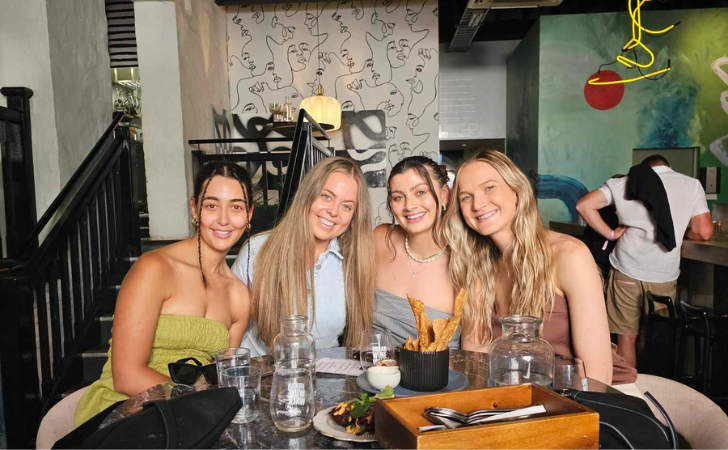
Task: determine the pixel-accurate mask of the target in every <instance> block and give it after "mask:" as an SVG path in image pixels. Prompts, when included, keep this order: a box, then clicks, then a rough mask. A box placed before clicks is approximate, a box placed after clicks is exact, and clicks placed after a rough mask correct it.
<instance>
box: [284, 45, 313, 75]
mask: <svg viewBox="0 0 728 450" xmlns="http://www.w3.org/2000/svg"><path fill="white" fill-rule="evenodd" d="M310 58H311V48H310V47H309V45H308V43H307V42H301V43H299V44H298V47H296V44H291V45H289V46H288V64H290V65H291V70H293V71H294V72H300V71H302V70H303V69H305V68H306V65H307V64H308V60H309V59H310Z"/></svg>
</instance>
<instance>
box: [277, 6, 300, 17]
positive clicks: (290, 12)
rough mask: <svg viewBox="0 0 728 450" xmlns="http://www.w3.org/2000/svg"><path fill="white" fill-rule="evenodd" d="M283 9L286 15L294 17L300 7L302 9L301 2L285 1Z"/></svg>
mask: <svg viewBox="0 0 728 450" xmlns="http://www.w3.org/2000/svg"><path fill="white" fill-rule="evenodd" d="M281 9H283V11H285V12H286V17H293V16H294V15H296V13H297V12H298V10H299V9H301V4H300V3H285V4H284V5H283V6H282V7H281Z"/></svg>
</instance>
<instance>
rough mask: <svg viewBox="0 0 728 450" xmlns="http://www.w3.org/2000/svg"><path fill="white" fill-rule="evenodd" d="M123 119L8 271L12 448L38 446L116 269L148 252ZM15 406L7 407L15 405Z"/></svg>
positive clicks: (4, 350)
mask: <svg viewBox="0 0 728 450" xmlns="http://www.w3.org/2000/svg"><path fill="white" fill-rule="evenodd" d="M123 118H124V116H123V115H121V114H117V115H115V116H114V120H113V121H112V123H111V125H110V126H109V128H108V129H107V130H106V132H105V133H104V134H103V136H102V138H101V139H100V140H99V142H98V143H97V144H96V145H95V146H94V148H93V150H92V151H91V153H90V154H89V155H88V156H87V157H86V159H85V160H84V161H83V163H82V164H81V166H80V167H79V169H78V170H77V171H76V173H74V175H73V176H72V177H71V179H70V180H69V182H68V183H67V184H66V186H65V187H64V188H63V190H62V191H61V193H60V194H59V196H58V198H56V200H55V201H54V202H53V203H52V205H51V207H50V208H49V211H48V212H47V213H46V214H44V216H43V219H42V220H41V222H39V224H38V226H37V227H36V229H35V230H34V232H33V233H34V234H33V236H36V237H39V238H40V237H41V234H40V233H44V234H45V237H44V238H42V243H41V245H40V247H39V248H36V247H33V246H26V248H25V250H24V251H23V253H21V254H20V255H19V256H18V257H17V258H16V259H14V260H10V261H8V260H4V261H3V267H5V269H0V299H2V301H0V370H2V374H1V379H2V383H3V386H4V387H3V389H2V396H3V404H4V408H5V411H6V414H5V422H6V430H7V441H8V446H9V447H18V448H20V447H26V446H32V443H33V440H34V439H35V433H36V430H37V426H38V424H39V420H40V418H41V417H42V416H43V414H45V412H47V411H48V409H49V408H50V407H51V406H52V405H53V404H54V403H55V402H56V401H58V400H59V399H60V395H61V393H63V392H64V391H66V390H68V389H70V388H72V387H74V386H76V385H78V384H79V383H80V382H81V381H82V374H81V373H79V367H78V365H77V364H78V363H77V362H78V359H77V356H76V355H78V354H79V353H81V352H82V351H83V350H85V349H86V346H87V344H86V343H87V342H90V341H92V339H91V338H92V336H91V335H90V333H91V332H93V327H92V325H93V323H94V317H95V314H96V312H97V310H98V307H99V305H100V304H101V302H102V299H103V298H104V296H105V295H106V294H107V293H110V292H111V291H112V289H113V287H112V281H113V279H112V275H113V274H114V273H115V272H116V271H117V268H118V267H119V264H121V263H122V261H123V260H124V259H125V257H126V256H129V255H138V254H139V253H140V252H141V240H140V238H139V214H138V209H137V205H138V203H137V201H136V199H135V198H134V179H133V176H134V175H133V174H134V170H133V167H134V157H135V156H134V155H135V154H134V152H133V151H131V148H130V145H129V143H130V140H129V130H128V128H127V127H126V126H125V124H124V123H123V122H122V120H123ZM10 411H11V412H12V413H7V412H10Z"/></svg>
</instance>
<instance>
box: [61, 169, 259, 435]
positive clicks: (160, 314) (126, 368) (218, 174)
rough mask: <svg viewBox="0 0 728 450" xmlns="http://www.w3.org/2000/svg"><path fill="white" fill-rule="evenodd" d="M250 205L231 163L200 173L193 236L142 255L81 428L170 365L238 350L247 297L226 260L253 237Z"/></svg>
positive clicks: (80, 414) (247, 186)
mask: <svg viewBox="0 0 728 450" xmlns="http://www.w3.org/2000/svg"><path fill="white" fill-rule="evenodd" d="M252 206H253V205H252V187H251V181H250V175H248V173H247V172H246V171H245V169H243V168H242V167H240V166H238V165H236V164H232V163H227V162H214V163H208V164H206V165H205V166H203V168H202V170H201V171H200V173H199V174H198V176H197V178H196V180H195V186H194V197H192V198H191V199H190V203H189V207H190V212H191V215H192V224H193V225H194V227H195V234H194V235H192V236H191V237H189V238H187V239H184V240H182V241H179V242H175V243H174V244H171V245H168V246H166V247H163V248H160V249H158V250H154V251H150V252H147V253H144V254H143V255H142V256H141V257H140V258H139V260H138V261H137V262H136V263H134V265H133V266H132V268H131V269H130V270H129V273H127V275H126V277H125V278H124V282H123V283H122V285H121V290H120V291H119V296H118V298H117V300H116V310H115V312H114V329H113V343H112V342H111V341H109V344H110V348H109V357H108V361H107V362H106V365H105V366H104V369H103V372H102V374H101V378H100V379H99V380H98V381H96V382H95V383H94V384H92V385H91V386H90V387H89V389H88V391H87V392H86V393H85V394H84V396H83V397H82V398H81V401H80V402H79V404H78V406H77V408H76V414H75V423H76V426H78V425H80V424H81V423H83V422H85V421H86V420H88V419H90V418H91V417H93V416H94V415H96V414H98V413H99V412H101V411H103V410H104V409H106V408H107V407H109V406H110V405H112V404H113V403H115V402H118V401H121V400H125V399H127V398H128V397H130V396H132V395H135V394H138V393H140V392H142V391H144V390H146V389H148V388H150V387H152V386H154V385H156V384H159V383H162V382H164V381H167V380H169V370H168V368H167V364H169V363H171V362H175V361H177V360H179V359H182V358H188V357H194V358H196V359H197V360H199V361H200V362H201V363H202V364H210V362H211V361H212V357H213V356H214V353H215V351H217V350H219V349H222V348H227V347H237V346H239V345H240V340H241V339H242V337H243V333H244V332H245V329H246V328H247V326H248V316H249V311H250V292H249V291H248V288H247V287H246V286H245V285H244V284H243V283H242V282H240V280H238V279H237V277H236V276H235V275H234V274H233V273H232V272H231V271H230V269H229V268H228V266H227V264H226V263H225V255H227V253H228V250H230V248H231V247H232V246H233V244H235V242H237V241H238V239H239V238H240V237H241V236H242V234H243V233H244V232H245V230H250V219H251V217H252V213H253V208H252Z"/></svg>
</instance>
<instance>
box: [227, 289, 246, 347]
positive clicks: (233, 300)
mask: <svg viewBox="0 0 728 450" xmlns="http://www.w3.org/2000/svg"><path fill="white" fill-rule="evenodd" d="M230 305H231V306H230V311H231V315H232V325H230V330H229V333H230V347H240V345H241V343H242V341H243V335H244V334H245V330H246V329H247V328H248V321H249V319H250V290H249V289H248V287H247V286H246V285H245V283H243V282H241V281H238V280H235V283H234V284H233V289H232V292H231V294H230Z"/></svg>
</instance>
